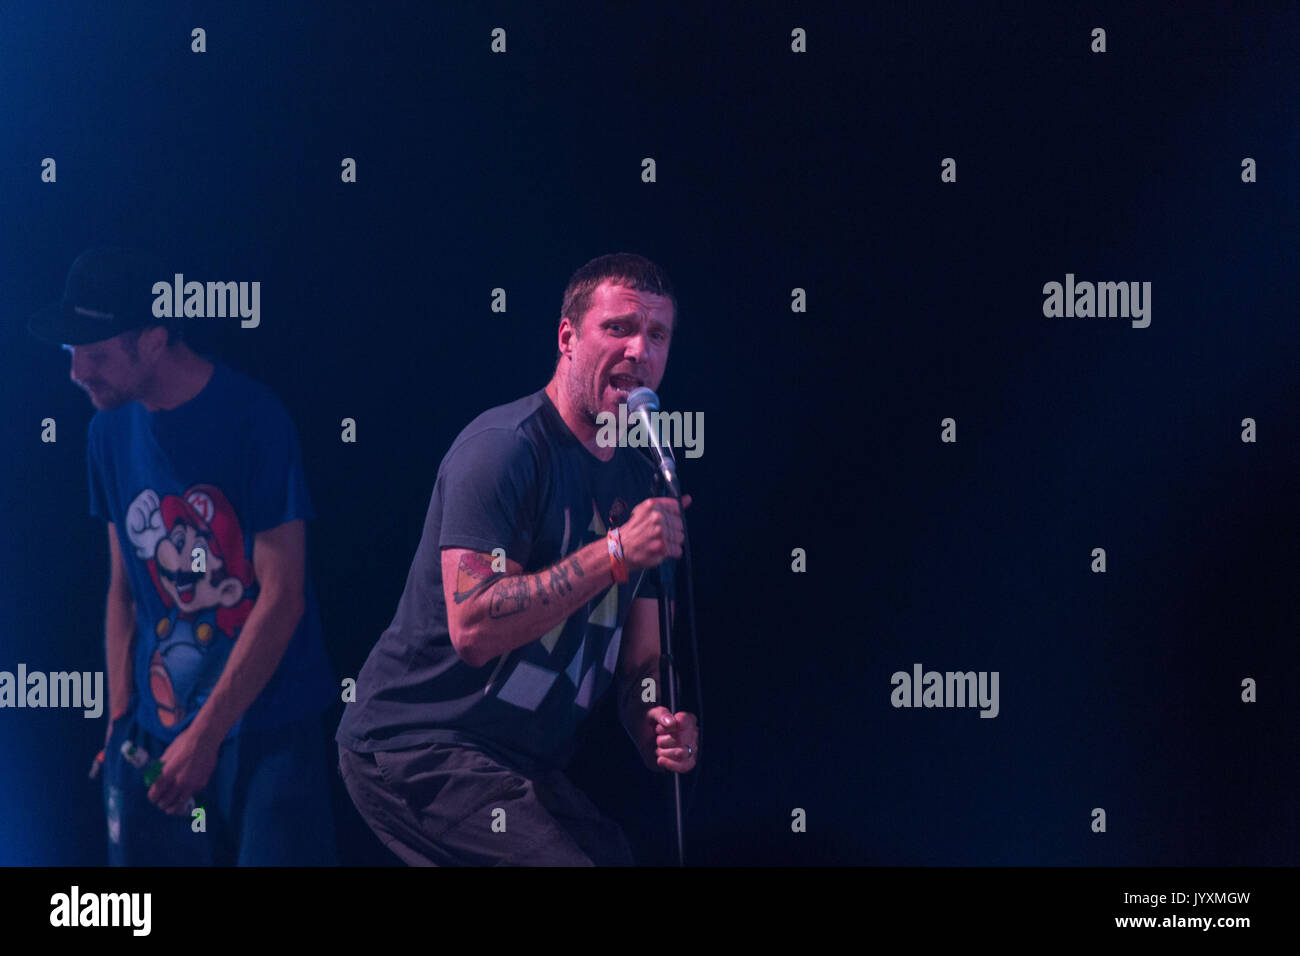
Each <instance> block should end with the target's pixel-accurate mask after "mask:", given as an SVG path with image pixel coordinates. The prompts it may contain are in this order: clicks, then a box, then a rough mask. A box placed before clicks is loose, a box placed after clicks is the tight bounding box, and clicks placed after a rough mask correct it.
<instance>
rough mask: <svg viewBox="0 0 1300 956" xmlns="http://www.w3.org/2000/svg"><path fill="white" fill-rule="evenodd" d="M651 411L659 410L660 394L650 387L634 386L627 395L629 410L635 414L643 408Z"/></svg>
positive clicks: (630, 413)
mask: <svg viewBox="0 0 1300 956" xmlns="http://www.w3.org/2000/svg"><path fill="white" fill-rule="evenodd" d="M643 408H644V409H645V410H646V411H649V412H657V411H659V396H658V395H656V394H655V393H654V392H652V391H651V390H650V389H648V388H634V389H632V391H631V392H629V393H628V396H627V411H628V414H629V415H635V414H636V413H637V412H639V411H641V409H643Z"/></svg>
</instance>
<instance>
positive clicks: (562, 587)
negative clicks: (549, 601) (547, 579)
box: [549, 564, 573, 598]
mask: <svg viewBox="0 0 1300 956" xmlns="http://www.w3.org/2000/svg"><path fill="white" fill-rule="evenodd" d="M549 573H550V575H551V593H552V594H554V595H555V596H556V597H557V598H558V597H564V595H566V594H568V593H569V592H570V591H572V590H573V585H572V584H570V583H569V569H568V568H567V567H565V566H564V565H563V564H557V565H554V566H553V567H551V568H550V572H549Z"/></svg>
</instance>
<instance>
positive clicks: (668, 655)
mask: <svg viewBox="0 0 1300 956" xmlns="http://www.w3.org/2000/svg"><path fill="white" fill-rule="evenodd" d="M655 485H656V487H659V488H666V489H667V491H666V492H664V493H663V495H661V496H663V497H667V496H671V497H673V498H676V499H677V504H678V506H679V507H680V506H681V503H682V493H681V491H680V489H678V488H676V487H675V486H674V485H673V484H670V483H669V482H667V481H666V480H664V478H663V476H662V475H660V474H659V472H658V471H657V470H656V472H655ZM682 535H683V539H685V535H686V516H685V515H684V514H683V515H682ZM682 544H683V551H682V554H683V556H684V557H686V556H687V554H688V552H687V551H686V550H685V547H686V545H687V542H686V541H685V540H683V542H682ZM688 560H689V559H688ZM665 563H666V562H660V564H659V659H660V661H661V662H662V666H663V667H664V669H665V670H666V671H667V674H668V709H669V710H670V711H671V712H672V713H673V715H674V718H675V717H676V715H677V665H676V661H675V660H674V659H673V628H672V618H671V616H670V615H671V611H672V608H671V605H670V603H669V600H668V588H669V585H670V584H671V583H672V582H671V578H670V576H669V574H668V569H667V568H666V567H665ZM688 573H689V571H688ZM669 772H670V773H672V775H673V804H674V808H675V819H676V822H677V865H678V866H685V865H686V839H685V836H684V831H683V828H682V775H681V774H680V773H675V772H673V771H669Z"/></svg>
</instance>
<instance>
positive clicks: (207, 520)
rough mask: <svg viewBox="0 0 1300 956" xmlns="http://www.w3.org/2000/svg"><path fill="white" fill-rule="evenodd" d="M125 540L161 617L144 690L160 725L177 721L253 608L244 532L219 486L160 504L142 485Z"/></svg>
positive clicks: (207, 687) (196, 702)
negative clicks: (145, 572)
mask: <svg viewBox="0 0 1300 956" xmlns="http://www.w3.org/2000/svg"><path fill="white" fill-rule="evenodd" d="M126 524H127V536H128V538H129V539H130V541H131V544H132V545H134V547H135V553H136V556H137V557H138V558H140V559H142V560H144V561H146V562H147V564H148V567H149V576H150V577H151V578H152V579H153V583H154V587H155V588H157V590H158V595H159V597H160V598H161V599H162V602H163V604H164V605H165V606H166V607H167V608H168V609H169V611H168V614H167V616H166V617H164V618H162V619H161V620H159V621H158V623H157V626H156V627H155V628H154V634H155V640H156V643H155V645H154V649H153V655H152V657H151V659H150V662H149V689H150V691H152V693H153V698H154V702H155V704H156V705H157V708H158V721H159V722H160V723H161V724H162V725H163V726H164V727H167V728H172V727H175V726H177V725H178V724H180V723H181V722H182V721H184V720H185V719H186V718H187V717H189V716H191V715H192V714H193V713H194V712H195V711H197V710H198V708H199V707H200V706H201V705H202V704H203V702H204V701H205V700H206V699H207V697H208V695H209V694H210V693H211V691H212V688H213V686H214V685H215V684H216V682H217V679H218V678H219V677H220V676H221V671H222V669H223V668H224V667H225V666H226V660H227V658H228V657H229V656H230V649H231V647H232V646H233V645H234V642H235V639H236V637H238V633H239V630H240V628H242V627H243V625H244V622H245V621H246V620H247V619H248V615H249V614H250V613H251V612H252V609H253V597H252V595H251V594H250V592H251V591H252V590H253V588H254V586H255V584H256V580H257V579H256V576H255V575H254V573H253V566H252V564H251V563H250V562H249V561H248V559H247V558H245V557H244V535H243V532H242V531H241V530H240V527H239V519H238V517H237V516H236V514H235V510H234V508H232V507H231V506H230V502H229V501H227V500H226V496H225V495H224V494H222V493H221V491H220V489H218V488H215V487H213V486H212V485H194V486H193V487H191V488H190V489H189V490H188V491H186V492H185V493H184V495H166V496H164V497H163V498H162V499H161V500H160V499H159V497H158V495H157V494H156V493H155V492H154V491H152V490H151V489H148V488H146V489H145V490H144V491H142V492H140V494H138V495H137V496H136V497H135V500H134V501H132V502H131V507H130V508H129V509H127V521H126Z"/></svg>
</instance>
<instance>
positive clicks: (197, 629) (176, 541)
mask: <svg viewBox="0 0 1300 956" xmlns="http://www.w3.org/2000/svg"><path fill="white" fill-rule="evenodd" d="M213 365H214V368H213V372H212V377H211V379H210V380H209V381H208V383H207V385H205V386H204V388H203V390H202V391H201V392H199V394H198V395H196V396H194V398H192V399H190V400H189V401H187V402H185V403H184V404H183V405H180V406H178V407H176V408H173V409H165V410H160V411H157V412H151V411H149V410H148V409H146V408H145V407H144V406H143V405H142V404H140V403H139V402H128V403H127V404H126V405H123V406H121V407H119V408H115V409H112V410H107V411H100V412H97V413H96V414H95V417H94V418H93V419H91V422H90V432H89V439H88V445H89V453H88V462H89V468H90V512H91V514H93V515H96V516H97V517H100V518H103V519H104V520H106V521H111V522H112V523H113V524H114V525H115V526H116V530H117V539H118V543H119V545H120V546H121V549H122V558H123V560H124V562H125V563H126V569H127V576H128V579H129V581H130V584H131V595H132V597H133V598H134V600H135V607H136V635H135V641H134V649H133V658H134V661H133V665H132V667H133V681H132V693H131V710H132V711H133V712H134V714H135V716H136V718H137V719H138V720H139V722H140V724H141V725H142V726H143V727H144V728H145V729H146V730H148V731H149V732H150V733H152V734H154V735H155V736H157V737H159V738H161V739H164V740H171V739H173V738H175V737H176V735H177V734H179V733H180V732H181V731H182V730H184V729H185V728H186V727H188V726H189V724H190V723H191V721H193V719H194V715H195V714H196V713H197V712H198V710H199V708H200V707H202V706H203V703H204V702H205V701H206V700H207V699H208V696H209V694H210V693H211V691H212V688H213V687H214V686H215V685H216V683H217V680H218V678H220V676H221V673H222V670H223V668H224V667H225V664H226V661H227V660H228V659H229V657H230V651H231V649H232V648H233V647H234V644H235V641H236V640H238V639H239V635H240V632H241V630H242V629H243V625H244V622H245V621H246V620H247V619H248V615H249V614H250V613H251V612H252V609H253V605H254V604H255V603H256V601H257V596H258V586H257V575H256V573H255V571H254V568H253V539H254V536H255V535H257V534H258V533H259V532H262V531H266V530H268V529H271V528H275V527H277V526H279V525H282V524H284V523H286V522H288V521H293V520H295V519H297V518H302V519H304V520H308V519H312V518H314V517H315V514H314V513H313V511H312V506H311V498H310V497H309V495H308V493H307V482H306V477H305V476H304V474H303V467H302V453H301V451H300V449H299V446H298V433H297V430H296V429H295V428H294V425H293V421H292V420H291V419H290V418H289V414H288V412H287V411H286V410H285V408H284V406H283V405H282V404H281V403H280V401H279V400H278V399H277V398H276V397H275V396H274V395H273V394H272V393H271V391H270V390H269V389H267V388H266V387H265V386H263V385H261V384H259V383H258V382H255V381H253V380H252V379H250V378H248V377H247V376H245V375H242V374H240V373H239V372H236V371H235V370H233V369H231V368H229V367H228V366H226V365H224V364H222V363H221V362H213ZM304 571H305V572H306V569H304ZM305 592H306V593H305V599H306V609H305V611H304V614H303V617H302V620H301V621H300V622H299V624H298V628H297V630H296V631H295V632H294V635H293V638H292V639H291V640H290V642H289V646H288V648H287V649H286V651H285V653H284V656H283V658H281V660H280V664H279V666H278V667H277V668H276V670H275V673H274V674H273V675H272V676H271V679H270V680H269V681H268V682H267V684H266V686H265V687H264V688H263V689H262V691H261V693H260V694H259V695H258V696H257V698H256V699H255V700H254V702H253V704H252V705H251V706H250V707H249V708H248V710H247V711H245V712H244V714H243V716H242V717H241V718H240V720H239V721H237V722H236V723H235V725H234V726H233V727H232V728H231V730H230V734H229V735H228V736H233V735H235V734H237V733H238V732H239V731H240V730H257V729H265V728H269V727H274V726H277V725H279V724H282V723H287V722H289V721H291V720H294V719H297V718H302V717H306V716H308V715H310V714H313V713H320V711H321V710H323V709H324V708H325V707H326V706H327V705H328V704H329V702H330V701H331V700H332V699H333V697H334V693H335V691H334V683H333V680H332V679H331V676H330V671H329V665H328V662H327V660H326V657H325V648H324V644H323V642H322V641H321V630H320V612H319V610H318V608H317V606H316V594H315V591H314V589H313V587H312V579H311V574H310V573H306V587H305Z"/></svg>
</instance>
